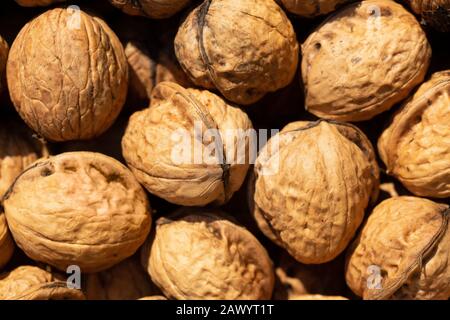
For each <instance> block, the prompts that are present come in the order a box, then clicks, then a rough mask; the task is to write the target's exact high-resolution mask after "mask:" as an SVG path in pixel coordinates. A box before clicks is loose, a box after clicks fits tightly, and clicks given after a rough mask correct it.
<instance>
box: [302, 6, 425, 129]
mask: <svg viewBox="0 0 450 320" xmlns="http://www.w3.org/2000/svg"><path fill="white" fill-rule="evenodd" d="M302 54H303V60H302V67H301V69H302V77H303V83H304V86H305V92H306V102H305V104H306V108H307V110H308V111H309V112H311V113H313V114H315V115H316V116H318V117H322V118H326V119H335V120H342V121H362V120H368V119H371V118H372V117H374V116H375V115H377V114H379V113H381V112H383V111H386V110H388V109H390V108H391V107H392V106H393V105H394V104H396V103H397V102H400V101H401V100H403V99H404V98H406V97H407V96H408V94H409V93H410V92H411V90H412V89H413V88H414V87H415V86H416V85H418V84H419V83H421V82H422V81H423V79H424V77H425V73H426V72H427V69H428V65H429V62H430V57H431V47H430V45H429V43H428V41H427V38H426V36H425V33H424V32H423V30H422V28H421V26H420V24H419V23H418V22H417V20H416V19H415V18H414V16H413V15H412V14H410V13H409V12H408V11H406V10H405V9H404V8H403V7H402V6H401V5H400V4H397V3H395V2H394V1H388V0H367V1H362V2H357V3H355V4H354V5H351V6H348V7H346V8H345V9H343V10H341V11H339V12H338V13H337V14H336V15H334V16H332V17H330V18H329V19H327V20H326V21H325V22H324V23H323V24H322V25H321V26H319V27H318V28H317V29H316V30H315V31H314V32H313V33H312V34H311V35H310V36H309V37H308V39H307V40H306V41H305V43H304V44H303V45H302Z"/></svg>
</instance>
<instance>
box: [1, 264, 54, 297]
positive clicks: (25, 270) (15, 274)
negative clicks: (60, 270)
mask: <svg viewBox="0 0 450 320" xmlns="http://www.w3.org/2000/svg"><path fill="white" fill-rule="evenodd" d="M52 281H53V276H52V274H51V273H50V272H47V271H45V270H43V269H41V268H38V267H33V266H20V267H18V268H16V269H14V270H12V271H10V272H7V273H3V274H1V275H0V300H6V299H12V298H14V297H15V296H18V295H21V294H23V293H24V292H26V291H28V290H30V289H31V288H33V287H35V286H37V285H40V284H44V283H50V282H52Z"/></svg>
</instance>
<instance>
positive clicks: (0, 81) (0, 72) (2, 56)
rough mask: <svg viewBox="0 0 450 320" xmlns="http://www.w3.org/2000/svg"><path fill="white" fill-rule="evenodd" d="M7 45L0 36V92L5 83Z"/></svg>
mask: <svg viewBox="0 0 450 320" xmlns="http://www.w3.org/2000/svg"><path fill="white" fill-rule="evenodd" d="M8 52H9V46H8V43H7V42H6V41H5V40H4V39H3V38H2V37H1V36H0V93H1V92H2V90H3V86H4V85H5V84H6V75H5V69H6V61H7V59H8Z"/></svg>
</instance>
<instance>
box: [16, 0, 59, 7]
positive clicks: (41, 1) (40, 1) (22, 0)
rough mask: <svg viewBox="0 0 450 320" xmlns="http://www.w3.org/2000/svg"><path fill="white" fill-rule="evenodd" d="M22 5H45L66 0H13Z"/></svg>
mask: <svg viewBox="0 0 450 320" xmlns="http://www.w3.org/2000/svg"><path fill="white" fill-rule="evenodd" d="M15 1H16V2H17V4H18V5H20V6H22V7H45V6H49V5H51V4H54V3H58V2H64V1H66V0H15Z"/></svg>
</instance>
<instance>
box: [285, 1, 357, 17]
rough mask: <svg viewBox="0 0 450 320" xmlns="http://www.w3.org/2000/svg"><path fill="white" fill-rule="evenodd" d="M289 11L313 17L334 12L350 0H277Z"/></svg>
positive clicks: (301, 15)
mask: <svg viewBox="0 0 450 320" xmlns="http://www.w3.org/2000/svg"><path fill="white" fill-rule="evenodd" d="M277 1H278V2H279V3H281V5H282V6H283V7H284V8H285V9H286V10H287V11H289V12H291V13H293V14H296V15H298V16H300V17H305V18H313V17H316V16H319V15H324V14H328V13H330V12H333V11H334V10H336V8H338V7H339V6H340V5H342V4H344V3H346V2H349V1H350V0H277Z"/></svg>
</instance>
